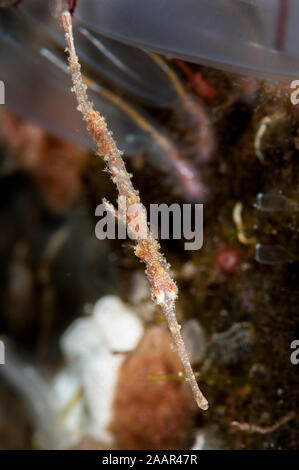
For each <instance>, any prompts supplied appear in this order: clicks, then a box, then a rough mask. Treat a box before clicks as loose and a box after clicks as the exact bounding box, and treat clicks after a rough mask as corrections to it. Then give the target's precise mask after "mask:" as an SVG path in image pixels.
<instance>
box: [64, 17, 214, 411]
mask: <svg viewBox="0 0 299 470" xmlns="http://www.w3.org/2000/svg"><path fill="white" fill-rule="evenodd" d="M61 20H62V24H63V27H64V30H65V36H66V40H67V45H68V54H69V67H70V73H71V77H72V80H73V87H74V92H75V94H76V98H77V101H78V110H79V111H80V112H81V113H82V115H83V119H84V120H85V121H86V124H87V129H88V131H89V133H90V135H91V136H92V137H93V138H94V140H95V142H96V144H97V147H98V153H99V155H100V156H101V157H102V158H104V160H105V162H106V164H107V167H108V169H109V172H110V174H111V177H112V180H113V181H114V183H115V184H116V186H117V189H118V193H119V196H125V197H126V199H127V206H128V211H129V209H130V207H134V205H136V204H138V205H139V208H140V207H141V209H139V211H138V222H139V224H141V225H140V228H141V229H143V230H144V231H145V233H146V234H147V238H146V239H138V240H137V243H136V248H135V254H136V256H137V257H138V258H140V259H141V260H142V261H143V262H145V264H146V266H147V275H148V278H149V282H150V284H151V292H152V297H153V300H154V301H155V303H156V305H160V307H161V309H162V311H163V313H164V315H165V317H166V319H167V322H168V325H169V329H170V332H171V334H172V338H173V341H174V345H175V348H176V350H177V353H178V354H179V357H180V359H181V361H182V364H183V366H184V369H185V372H186V376H187V379H188V382H189V384H190V387H191V389H192V392H193V395H194V398H195V400H196V402H197V404H198V406H199V407H200V408H201V409H204V410H206V409H207V408H208V402H207V400H206V398H205V397H204V396H203V394H202V392H201V391H200V389H199V387H198V384H197V382H196V379H195V377H194V373H193V370H192V367H191V365H190V361H189V358H188V355H187V352H186V349H185V345H184V342H183V339H182V336H181V333H180V328H181V327H180V325H179V324H178V322H177V319H176V316H175V300H176V297H177V286H176V284H175V283H174V281H173V280H172V278H171V276H170V273H169V265H168V264H167V263H166V261H165V260H164V258H163V256H162V254H161V253H160V246H159V244H158V242H157V241H156V240H154V239H153V238H152V236H151V234H150V232H149V229H148V225H147V220H146V215H145V213H146V211H145V209H144V208H143V206H141V203H140V198H139V194H138V192H137V191H136V190H135V188H134V187H133V185H132V182H131V178H130V175H129V174H128V173H127V171H126V168H125V164H124V161H123V159H122V156H121V152H120V151H119V150H118V148H117V146H116V144H115V142H114V140H113V138H112V134H111V132H110V131H109V130H108V128H107V124H106V122H105V120H104V118H103V117H102V116H101V115H100V114H99V113H98V112H96V111H94V109H93V105H92V104H91V103H90V102H89V101H88V97H87V94H86V85H84V84H83V82H82V76H81V72H80V64H79V61H78V58H77V55H76V51H75V46H74V40H73V35H72V20H71V15H70V14H69V13H68V12H64V13H62V15H61ZM107 207H110V209H111V205H109V206H107ZM135 207H136V206H135ZM135 210H136V209H135ZM113 212H114V209H112V213H113ZM131 219H132V218H129V220H131ZM128 228H129V229H130V227H128Z"/></svg>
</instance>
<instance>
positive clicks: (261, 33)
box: [75, 0, 299, 78]
mask: <svg viewBox="0 0 299 470" xmlns="http://www.w3.org/2000/svg"><path fill="white" fill-rule="evenodd" d="M75 16H76V17H77V18H78V19H79V20H81V21H82V22H83V23H85V24H86V25H88V27H89V28H90V29H93V30H95V31H98V32H100V33H102V34H105V35H108V36H110V37H113V38H115V39H119V40H121V41H123V42H126V43H128V44H131V45H135V46H139V47H142V48H146V49H150V50H153V51H156V52H159V53H162V54H165V55H170V56H173V57H179V58H182V59H185V60H189V61H191V62H198V63H203V64H206V65H212V66H214V67H220V68H224V69H228V70H232V71H236V72H243V73H252V74H255V75H260V76H265V77H268V78H270V77H274V78H283V77H297V78H299V48H298V44H299V28H298V20H299V1H298V0H150V1H141V0H83V1H82V0H81V1H80V0H78V1H77V8H76V10H75Z"/></svg>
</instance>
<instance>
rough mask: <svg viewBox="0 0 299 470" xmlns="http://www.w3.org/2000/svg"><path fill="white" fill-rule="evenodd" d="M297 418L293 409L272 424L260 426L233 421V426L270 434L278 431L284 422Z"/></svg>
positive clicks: (241, 429)
mask: <svg viewBox="0 0 299 470" xmlns="http://www.w3.org/2000/svg"><path fill="white" fill-rule="evenodd" d="M294 418H295V413H294V411H291V412H290V413H288V414H287V415H286V416H284V417H283V418H281V419H279V420H278V421H276V423H274V424H272V426H265V427H264V426H259V425H257V424H249V423H239V422H238V421H233V422H232V423H231V425H232V426H234V427H236V428H238V429H239V430H240V431H244V432H248V433H258V434H270V433H271V432H274V431H276V429H278V428H280V426H282V425H283V424H286V423H288V422H289V421H291V419H294Z"/></svg>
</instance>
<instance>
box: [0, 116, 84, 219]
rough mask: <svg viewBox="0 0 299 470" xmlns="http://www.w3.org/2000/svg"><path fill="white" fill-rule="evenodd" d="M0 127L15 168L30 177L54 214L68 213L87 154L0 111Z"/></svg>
mask: <svg viewBox="0 0 299 470" xmlns="http://www.w3.org/2000/svg"><path fill="white" fill-rule="evenodd" d="M0 124H1V126H0V127H1V128H0V136H1V137H2V139H3V141H4V142H5V143H6V144H7V145H8V146H9V148H10V149H11V153H12V156H13V159H14V161H15V164H16V166H17V167H19V168H22V169H24V170H25V171H26V172H28V173H29V174H30V175H31V177H32V178H33V180H34V181H35V182H36V184H37V186H38V188H39V189H40V191H41V194H42V196H43V198H44V200H45V201H46V203H47V204H48V206H49V207H50V208H51V209H52V210H53V211H54V212H64V211H65V210H67V209H68V208H69V207H70V206H71V205H72V204H73V203H74V202H75V201H76V200H77V199H78V197H79V194H80V192H81V173H82V171H83V169H84V168H85V166H86V163H87V152H86V151H85V150H83V149H82V148H80V147H78V146H76V145H74V144H72V143H70V142H67V141H64V140H62V139H59V138H56V137H53V136H51V135H49V134H47V133H46V132H45V131H44V130H43V129H42V128H40V127H39V126H37V125H36V124H32V123H27V122H24V121H23V120H22V119H20V118H18V117H16V116H15V115H14V114H13V113H11V112H9V111H7V110H5V111H4V110H1V111H0Z"/></svg>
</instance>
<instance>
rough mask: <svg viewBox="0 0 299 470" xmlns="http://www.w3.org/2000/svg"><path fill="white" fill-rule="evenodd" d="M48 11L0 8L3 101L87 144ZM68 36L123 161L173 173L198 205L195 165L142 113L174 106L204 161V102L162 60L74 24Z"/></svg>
mask: <svg viewBox="0 0 299 470" xmlns="http://www.w3.org/2000/svg"><path fill="white" fill-rule="evenodd" d="M58 3H59V2H58ZM62 4H64V2H62ZM54 5H56V2H54ZM53 11H54V9H53V2H36V1H34V0H26V2H19V3H18V5H17V6H15V7H14V8H9V9H2V10H1V17H0V44H2V47H1V52H0V61H1V65H2V70H3V79H4V82H7V83H10V87H9V90H8V93H7V99H6V102H7V105H8V106H9V107H10V108H11V109H12V110H13V111H15V112H17V113H18V114H20V115H22V116H24V117H26V118H28V119H31V120H32V121H35V122H38V123H39V124H41V125H42V126H45V127H46V128H47V129H49V130H50V131H51V132H53V133H56V134H59V135H60V136H64V137H66V138H67V139H70V140H73V141H75V142H78V143H80V144H83V145H84V146H90V141H89V139H88V137H87V135H86V130H85V129H84V127H83V126H82V123H81V120H80V116H79V114H78V113H77V112H76V110H75V109H74V108H73V106H72V97H71V93H70V90H69V89H68V87H67V76H66V66H65V64H64V62H63V60H62V58H63V55H62V54H63V48H64V40H63V34H62V31H61V30H60V29H59V26H58V21H57V15H55V14H53ZM74 33H75V36H76V42H77V44H78V55H79V57H80V60H81V62H82V64H83V65H84V70H85V71H86V73H87V75H86V76H85V77H84V79H85V81H86V83H88V85H89V88H90V90H91V98H92V100H93V102H94V103H95V105H96V106H98V107H99V108H100V109H102V110H103V112H104V114H105V116H106V117H107V122H108V124H109V126H110V127H111V129H112V130H113V132H114V134H115V136H116V139H117V141H118V142H119V145H120V147H121V148H122V149H123V150H125V152H126V154H127V155H130V156H132V155H136V154H138V153H139V152H146V153H147V154H148V155H149V157H150V158H152V159H153V161H154V163H155V164H157V162H158V163H159V165H161V167H162V168H164V169H165V170H166V172H168V173H169V174H170V175H172V176H173V179H174V181H175V182H176V183H178V187H179V188H181V193H182V194H183V195H184V196H185V197H186V198H189V199H192V200H193V199H195V200H204V199H205V198H206V195H207V189H206V187H205V185H204V183H203V181H202V177H201V174H200V168H199V166H198V165H197V166H196V165H194V163H193V162H192V160H190V159H187V158H186V157H184V149H183V148H181V145H180V143H179V142H177V141H176V138H175V137H173V136H172V135H170V133H169V131H168V130H167V129H166V127H165V126H163V125H162V124H161V123H160V122H158V121H157V120H156V119H155V118H153V117H152V116H151V115H150V114H149V112H148V110H149V109H153V108H159V109H166V110H168V111H171V110H173V111H174V110H175V109H180V113H179V114H182V120H183V122H184V125H185V127H186V128H188V127H192V128H193V129H194V152H195V157H196V156H198V161H199V163H200V162H202V163H203V164H204V163H205V162H206V161H207V160H209V159H210V158H211V156H212V154H213V151H214V147H215V139H214V135H213V129H212V124H211V121H210V119H209V116H208V113H207V112H206V110H205V108H204V106H203V104H201V103H200V101H199V100H198V99H197V100H195V99H193V98H192V97H191V96H190V95H189V94H188V93H187V92H186V90H185V87H184V84H183V83H182V82H181V80H180V79H179V77H178V75H177V74H176V73H175V71H174V70H173V68H172V67H171V66H169V65H168V64H167V63H166V61H165V60H163V59H162V58H161V57H159V56H157V55H155V54H149V53H147V52H146V51H143V50H141V49H136V48H134V47H131V46H127V45H125V44H122V43H120V42H118V41H115V40H112V39H109V38H107V37H105V36H103V35H101V34H99V33H97V32H94V31H92V30H90V29H89V28H87V27H86V26H83V25H82V24H81V23H80V22H78V21H75V20H74ZM24 45H26V54H24ZM4 51H5V52H4ZM20 76H22V82H21V84H20V83H19V79H18V77H20ZM12 90H13V93H12ZM16 90H17V92H16ZM62 103H63V106H62ZM145 108H147V110H145Z"/></svg>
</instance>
